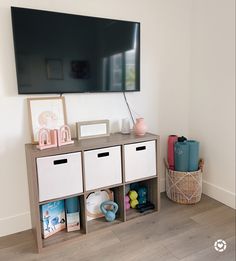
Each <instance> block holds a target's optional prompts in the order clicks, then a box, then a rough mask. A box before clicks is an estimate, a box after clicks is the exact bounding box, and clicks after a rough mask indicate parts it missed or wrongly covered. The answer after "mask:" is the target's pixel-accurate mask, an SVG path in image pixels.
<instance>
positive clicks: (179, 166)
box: [175, 142, 189, 171]
mask: <svg viewBox="0 0 236 261" xmlns="http://www.w3.org/2000/svg"><path fill="white" fill-rule="evenodd" d="M188 167H189V144H188V142H176V143H175V170H176V171H188Z"/></svg>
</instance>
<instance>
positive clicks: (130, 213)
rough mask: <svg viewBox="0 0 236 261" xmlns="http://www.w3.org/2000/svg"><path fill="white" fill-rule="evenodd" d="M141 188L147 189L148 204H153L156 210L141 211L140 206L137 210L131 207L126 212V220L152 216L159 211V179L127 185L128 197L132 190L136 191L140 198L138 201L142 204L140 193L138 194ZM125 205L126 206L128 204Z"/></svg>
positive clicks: (126, 192)
mask: <svg viewBox="0 0 236 261" xmlns="http://www.w3.org/2000/svg"><path fill="white" fill-rule="evenodd" d="M140 188H145V189H146V196H145V198H146V202H147V203H148V202H149V203H151V204H153V205H154V208H152V209H146V210H144V211H141V209H138V205H137V206H136V207H135V208H132V207H130V208H128V209H126V211H125V220H131V219H133V218H136V217H139V216H143V215H146V214H150V213H152V212H155V211H157V209H158V206H157V204H158V200H157V193H158V191H157V177H155V178H151V179H147V180H142V181H139V182H134V183H129V184H126V185H125V195H128V194H129V191H130V190H135V191H136V192H137V194H138V198H137V200H138V201H139V202H138V203H141V202H140V199H139V193H138V192H139V189H140ZM129 203H131V202H129ZM124 204H126V202H125V203H124ZM130 205H131V204H130Z"/></svg>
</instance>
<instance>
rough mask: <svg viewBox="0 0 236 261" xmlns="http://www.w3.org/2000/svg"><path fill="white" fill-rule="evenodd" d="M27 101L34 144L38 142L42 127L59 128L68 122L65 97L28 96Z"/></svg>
mask: <svg viewBox="0 0 236 261" xmlns="http://www.w3.org/2000/svg"><path fill="white" fill-rule="evenodd" d="M27 102H28V111H29V118H30V125H31V140H32V143H33V144H37V143H38V132H39V130H40V129H41V128H47V129H59V128H60V127H61V126H62V125H64V124H66V111H65V99H64V97H45V98H28V99H27Z"/></svg>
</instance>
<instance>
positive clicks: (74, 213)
mask: <svg viewBox="0 0 236 261" xmlns="http://www.w3.org/2000/svg"><path fill="white" fill-rule="evenodd" d="M65 210H66V228H67V232H71V231H76V230H80V210H79V198H78V197H73V198H67V199H65Z"/></svg>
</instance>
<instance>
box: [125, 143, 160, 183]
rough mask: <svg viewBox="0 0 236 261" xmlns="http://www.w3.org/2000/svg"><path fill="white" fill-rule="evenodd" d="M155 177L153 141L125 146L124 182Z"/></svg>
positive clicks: (154, 148)
mask: <svg viewBox="0 0 236 261" xmlns="http://www.w3.org/2000/svg"><path fill="white" fill-rule="evenodd" d="M155 175H156V144H155V141H147V142H140V143H134V144H128V145H125V181H126V182H129V181H132V180H136V179H142V178H146V177H150V176H155Z"/></svg>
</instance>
